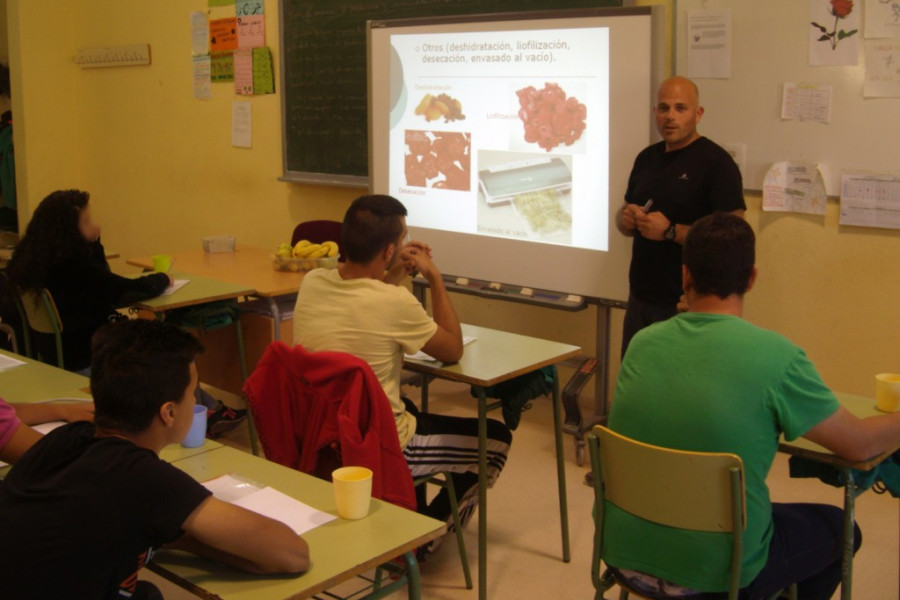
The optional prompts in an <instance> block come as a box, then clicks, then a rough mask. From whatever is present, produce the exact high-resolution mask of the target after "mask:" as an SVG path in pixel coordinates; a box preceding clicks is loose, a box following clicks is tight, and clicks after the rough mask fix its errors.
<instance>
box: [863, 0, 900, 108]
mask: <svg viewBox="0 0 900 600" xmlns="http://www.w3.org/2000/svg"><path fill="white" fill-rule="evenodd" d="M897 6H898V7H900V0H897ZM865 77H866V78H865V81H864V83H863V96H864V97H866V98H898V97H900V40H866V76H865Z"/></svg>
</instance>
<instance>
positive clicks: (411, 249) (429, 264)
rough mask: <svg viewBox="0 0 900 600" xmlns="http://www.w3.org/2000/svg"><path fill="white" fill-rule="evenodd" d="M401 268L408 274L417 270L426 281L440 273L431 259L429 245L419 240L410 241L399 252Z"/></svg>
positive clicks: (438, 276)
mask: <svg viewBox="0 0 900 600" xmlns="http://www.w3.org/2000/svg"><path fill="white" fill-rule="evenodd" d="M400 260H401V261H402V262H403V268H404V269H405V271H406V273H407V274H408V275H412V274H413V273H415V272H417V271H418V272H419V273H420V274H421V275H422V277H424V278H425V279H427V280H428V281H432V280H433V279H434V278H436V277H437V278H440V276H441V273H440V271H439V270H438V268H437V267H436V266H435V264H434V262H433V261H432V259H431V247H429V246H428V245H427V244H423V243H421V242H410V243H409V244H407V245H406V246H404V247H403V250H402V251H401V254H400Z"/></svg>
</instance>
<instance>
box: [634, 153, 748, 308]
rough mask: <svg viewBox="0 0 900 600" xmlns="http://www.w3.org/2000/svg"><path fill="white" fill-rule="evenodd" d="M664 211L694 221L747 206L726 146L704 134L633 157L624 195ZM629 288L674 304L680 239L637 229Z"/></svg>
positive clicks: (654, 301) (671, 216)
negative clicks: (651, 237) (676, 147)
mask: <svg viewBox="0 0 900 600" xmlns="http://www.w3.org/2000/svg"><path fill="white" fill-rule="evenodd" d="M651 199H652V200H653V205H652V206H651V208H650V212H655V211H660V212H662V213H663V214H664V215H665V216H666V218H667V219H669V221H670V222H672V223H675V224H678V225H691V224H693V223H694V221H696V220H697V219H700V218H701V217H704V216H706V215H708V214H710V213H713V212H715V211H717V210H721V211H728V212H731V211H735V210H742V209H746V204H744V194H743V184H742V182H741V172H740V171H739V170H738V168H737V165H736V164H735V162H734V160H733V159H732V158H731V156H729V155H728V153H727V152H725V150H723V149H722V148H721V147H719V146H718V145H716V144H715V143H714V142H712V141H711V140H709V139H708V138H705V137H700V138H698V139H697V140H695V141H694V142H692V143H691V144H689V145H688V146H686V147H684V148H682V149H680V150H673V151H672V152H666V146H665V142H659V143H657V144H653V145H652V146H649V147H648V148H646V149H644V150H643V151H642V152H641V153H640V154H638V156H637V158H636V159H635V161H634V167H633V168H632V170H631V176H630V177H629V178H628V190H627V191H626V192H625V201H626V202H629V203H631V204H637V205H639V206H644V205H645V204H647V201H648V200H651ZM629 283H630V286H631V294H632V295H633V296H635V297H637V298H639V299H641V300H643V301H644V302H649V303H652V304H659V305H667V306H673V307H674V305H675V304H676V303H677V302H678V299H679V298H680V297H681V245H679V244H677V243H675V242H667V241H653V240H648V239H646V238H644V237H642V236H641V235H640V234H639V233H635V236H634V242H633V244H632V255H631V269H630V271H629Z"/></svg>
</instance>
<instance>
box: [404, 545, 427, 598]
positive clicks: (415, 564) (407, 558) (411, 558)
mask: <svg viewBox="0 0 900 600" xmlns="http://www.w3.org/2000/svg"><path fill="white" fill-rule="evenodd" d="M403 562H405V563H406V578H407V584H406V585H407V589H408V590H409V600H419V598H420V597H421V595H422V583H421V582H420V581H419V561H417V560H416V555H415V554H413V553H412V552H407V553H406V554H404V555H403Z"/></svg>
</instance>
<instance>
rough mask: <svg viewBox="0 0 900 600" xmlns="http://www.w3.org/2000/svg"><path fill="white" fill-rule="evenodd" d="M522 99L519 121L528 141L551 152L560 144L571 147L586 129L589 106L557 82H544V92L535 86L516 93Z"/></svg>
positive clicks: (520, 100)
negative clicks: (568, 93)
mask: <svg viewBox="0 0 900 600" xmlns="http://www.w3.org/2000/svg"><path fill="white" fill-rule="evenodd" d="M516 95H517V96H518V97H519V118H520V119H521V120H522V123H523V124H524V125H525V141H526V142H528V143H529V144H533V143H535V142H536V143H537V145H538V146H540V147H541V148H543V149H544V150H546V151H547V152H549V151H550V150H552V149H553V148H555V147H557V146H558V145H560V144H565V145H566V146H571V145H572V144H574V143H575V142H576V141H577V140H578V138H580V137H581V134H582V132H584V129H585V127H586V124H585V120H586V119H587V107H586V106H585V105H584V104H582V103H581V102H579V101H578V99H577V98H575V96H569V97H568V98H567V97H566V92H565V91H563V89H562V88H561V87H559V85H557V84H555V83H545V84H544V88H543V89H540V90H539V89H536V88H535V87H534V86H532V85H529V86H528V87H525V88H522V89H520V90H518V91H517V92H516Z"/></svg>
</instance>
